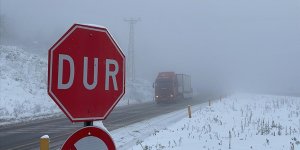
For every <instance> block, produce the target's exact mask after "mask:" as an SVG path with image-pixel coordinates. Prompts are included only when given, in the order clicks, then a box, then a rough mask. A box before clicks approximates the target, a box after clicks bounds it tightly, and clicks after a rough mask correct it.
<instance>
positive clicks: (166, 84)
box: [156, 80, 172, 88]
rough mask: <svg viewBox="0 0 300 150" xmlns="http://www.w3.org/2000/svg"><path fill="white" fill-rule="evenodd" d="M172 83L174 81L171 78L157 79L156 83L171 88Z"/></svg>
mask: <svg viewBox="0 0 300 150" xmlns="http://www.w3.org/2000/svg"><path fill="white" fill-rule="evenodd" d="M171 83H172V82H171V81H170V80H157V81H156V85H157V86H158V87H161V88H169V87H171Z"/></svg>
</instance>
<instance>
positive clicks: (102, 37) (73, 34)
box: [48, 24, 125, 122]
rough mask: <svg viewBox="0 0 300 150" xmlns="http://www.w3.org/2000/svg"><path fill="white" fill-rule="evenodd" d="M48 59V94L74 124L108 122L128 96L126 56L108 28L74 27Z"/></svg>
mask: <svg viewBox="0 0 300 150" xmlns="http://www.w3.org/2000/svg"><path fill="white" fill-rule="evenodd" d="M48 56H49V58H48V61H49V62H48V94H49V95H50V97H51V98H52V99H53V100H54V101H55V103H56V104H57V105H58V106H59V107H60V108H61V110H62V111H63V112H64V113H65V114H66V115H67V117H68V118H69V119H70V120H71V121H72V122H79V121H93V120H103V119H105V118H106V117H107V115H108V114H109V113H110V112H111V111H112V109H113V108H114V107H115V105H116V104H117V103H118V101H119V100H120V98H121V97H122V96H123V95H124V93H125V56H124V54H123V53H122V51H121V49H120V48H119V46H118V45H117V43H116V42H115V41H114V39H113V38H112V36H111V35H110V34H109V32H108V30H107V29H106V28H104V27H98V26H94V25H82V24H74V25H73V26H72V27H71V28H70V29H69V30H68V31H67V32H66V33H65V34H64V35H63V36H62V37H61V38H60V39H59V40H58V41H57V42H56V43H55V44H54V45H53V46H52V47H51V48H50V50H49V55H48Z"/></svg>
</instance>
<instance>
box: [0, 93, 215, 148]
mask: <svg viewBox="0 0 300 150" xmlns="http://www.w3.org/2000/svg"><path fill="white" fill-rule="evenodd" d="M208 99H209V96H202V97H195V98H193V99H191V100H179V101H176V103H162V104H155V103H154V102H149V103H143V104H136V105H129V106H122V107H118V108H115V109H114V110H113V111H112V112H111V114H110V115H109V116H108V117H107V119H106V120H104V121H103V123H104V125H105V127H106V128H107V129H108V130H110V131H112V130H114V129H118V128H121V127H124V126H127V125H130V124H133V123H136V122H140V121H143V120H147V119H150V118H153V117H156V116H159V115H162V114H165V113H169V112H172V111H176V110H179V109H183V108H186V107H187V105H196V104H200V103H203V102H206V101H207V100H208ZM82 126H83V123H74V124H73V123H71V122H70V121H69V119H68V118H66V117H65V116H64V115H62V116H60V117H56V118H50V119H42V120H35V121H31V122H28V123H23V124H17V125H11V126H8V127H0V150H32V149H38V148H39V138H40V137H41V136H43V135H45V134H47V135H49V136H50V149H51V150H53V149H58V148H59V147H61V145H62V144H63V142H64V141H65V140H66V139H67V138H68V137H69V136H70V135H71V134H72V133H74V132H75V131H77V130H78V129H79V128H80V127H82Z"/></svg>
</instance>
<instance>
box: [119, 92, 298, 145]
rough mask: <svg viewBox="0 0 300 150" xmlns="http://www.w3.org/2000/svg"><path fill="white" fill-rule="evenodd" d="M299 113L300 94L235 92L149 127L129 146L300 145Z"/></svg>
mask: <svg viewBox="0 0 300 150" xmlns="http://www.w3.org/2000/svg"><path fill="white" fill-rule="evenodd" d="M299 115H300V98H295V97H284V96H267V95H245V94H244V95H235V96H232V97H229V98H226V99H223V100H222V101H215V102H213V104H212V106H211V107H209V106H207V107H204V108H203V109H201V110H199V111H196V112H195V113H193V116H192V118H191V119H189V118H184V119H182V120H181V121H179V122H177V123H173V124H172V125H169V126H168V127H167V128H165V129H157V130H154V131H152V135H151V136H150V137H148V138H146V139H144V140H140V141H138V142H136V143H135V146H133V147H132V148H128V150H145V149H146V150H162V149H176V150H179V149H180V150H187V149H188V150H192V149H195V150H198V149H205V150H219V149H233V150H254V149H255V150H277V149H278V150H290V149H292V150H294V149H300V119H299V117H300V116H299ZM165 119H168V117H165ZM161 120H162V122H164V121H163V120H164V119H161ZM124 132H125V131H124ZM136 132H142V131H139V130H137V131H136ZM117 142H118V141H117Z"/></svg>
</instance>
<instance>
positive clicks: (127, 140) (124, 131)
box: [110, 103, 208, 150]
mask: <svg viewBox="0 0 300 150" xmlns="http://www.w3.org/2000/svg"><path fill="white" fill-rule="evenodd" d="M170 105H172V104H170ZM207 105H208V103H203V104H199V105H195V106H193V107H192V112H196V111H197V110H200V109H202V108H204V107H205V106H207ZM187 116H188V114H187V109H182V110H178V111H174V112H171V113H168V114H163V115H161V116H158V117H155V118H152V119H148V120H145V121H142V122H138V123H134V124H131V125H128V126H126V127H123V128H119V129H116V130H113V131H111V132H110V134H111V136H112V137H113V139H114V142H115V144H116V146H117V149H118V150H127V149H130V148H131V147H132V146H133V145H136V143H139V142H141V141H143V140H144V139H145V138H147V137H149V136H150V135H151V134H153V133H157V132H159V130H163V129H166V128H167V127H168V126H169V125H170V124H174V123H176V122H178V121H180V120H181V119H182V118H185V117H187Z"/></svg>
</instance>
